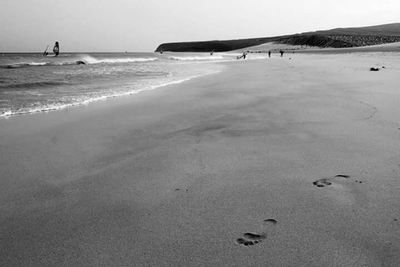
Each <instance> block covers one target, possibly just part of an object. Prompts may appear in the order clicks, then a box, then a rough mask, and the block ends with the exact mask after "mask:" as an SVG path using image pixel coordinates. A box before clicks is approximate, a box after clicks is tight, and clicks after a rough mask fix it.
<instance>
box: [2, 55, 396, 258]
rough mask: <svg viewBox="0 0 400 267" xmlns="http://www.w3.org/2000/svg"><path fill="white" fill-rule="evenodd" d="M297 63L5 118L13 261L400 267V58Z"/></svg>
mask: <svg viewBox="0 0 400 267" xmlns="http://www.w3.org/2000/svg"><path fill="white" fill-rule="evenodd" d="M290 57H291V59H290V60H289V56H287V57H286V54H285V57H284V58H283V59H281V58H278V57H276V58H271V59H263V60H253V61H241V62H232V63H229V62H228V63H218V64H223V65H224V66H226V69H225V70H223V71H222V72H220V73H216V74H210V75H207V76H203V77H199V78H196V79H192V80H189V81H186V82H184V83H181V84H176V85H169V86H165V87H162V88H158V89H157V90H150V91H144V92H141V93H140V94H136V95H135V96H127V97H121V98H113V99H112V100H111V101H100V102H96V103H94V104H91V105H87V106H77V107H74V108H71V109H66V110H62V111H55V112H48V113H37V114H31V115H24V116H17V117H12V118H11V119H9V120H0V136H1V139H0V148H1V149H2V153H1V156H0V166H1V171H2V175H1V177H2V178H1V182H2V187H1V188H0V195H1V196H2V197H1V200H0V214H1V215H0V220H1V222H2V223H1V228H0V236H2V238H1V242H2V246H0V255H1V256H0V263H1V265H16V264H18V265H60V264H67V265H101V264H102V265H132V264H135V265H157V266H162V265H184V266H188V265H191V266H202V265H203V266H204V265H229V266H243V265H245V266H251V265H253V266H254V265H270V266H292V265H297V266H324V265H325V266H333V265H338V266H362V265H363V264H364V265H371V266H376V265H385V266H396V265H397V264H398V263H399V262H400V256H399V255H400V253H399V252H400V240H399V239H398V238H397V236H398V234H399V231H400V225H399V222H398V221H399V220H400V213H399V210H398V207H399V204H400V196H399V195H398V190H396V188H398V187H399V180H398V176H399V175H400V170H399V168H398V162H400V155H399V154H398V151H399V149H400V144H399V142H398V134H399V132H398V128H399V127H400V122H399V121H397V116H396V114H399V112H400V107H398V105H397V104H398V103H399V102H398V101H399V100H400V94H399V93H398V92H397V90H396V85H397V80H398V79H397V77H398V74H399V72H400V68H399V66H400V65H399V63H400V62H399V60H397V59H393V58H390V57H389V58H382V57H380V56H377V55H374V56H373V57H359V56H357V55H335V57H331V56H326V55H321V56H320V55H299V54H297V53H296V54H294V55H293V56H292V55H291V56H290ZM374 64H380V65H382V64H385V66H387V68H385V69H384V70H381V71H379V72H377V73H371V72H369V68H370V67H372V65H374ZM314 183H315V184H314ZM317 185H322V186H320V187H319V186H317ZM256 241H257V242H256ZM245 242H250V243H247V245H246V243H245ZM251 242H252V244H251Z"/></svg>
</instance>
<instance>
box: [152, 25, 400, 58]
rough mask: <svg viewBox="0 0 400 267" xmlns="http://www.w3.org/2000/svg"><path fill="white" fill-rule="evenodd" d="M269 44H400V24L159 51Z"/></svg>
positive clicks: (169, 46) (183, 45)
mask: <svg viewBox="0 0 400 267" xmlns="http://www.w3.org/2000/svg"><path fill="white" fill-rule="evenodd" d="M267 42H275V43H281V44H291V45H306V46H316V47H334V48H341V47H359V46H367V45H377V44H384V43H393V42H400V23H392V24H385V25H377V26H369V27H360V28H336V29H332V30H327V31H316V32H306V33H301V34H293V35H285V36H275V37H262V38H251V39H237V40H224V41H219V40H214V41H202V42H176V43H164V44H161V45H159V46H158V47H157V49H156V52H160V51H171V52H211V51H215V52H224V51H231V50H236V49H242V48H246V47H250V46H256V45H260V44H264V43H267Z"/></svg>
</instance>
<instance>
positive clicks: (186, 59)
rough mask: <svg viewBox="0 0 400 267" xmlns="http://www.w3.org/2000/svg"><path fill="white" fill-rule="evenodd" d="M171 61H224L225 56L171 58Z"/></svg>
mask: <svg viewBox="0 0 400 267" xmlns="http://www.w3.org/2000/svg"><path fill="white" fill-rule="evenodd" d="M168 58H169V59H171V60H180V61H203V60H222V59H224V57H223V56H218V55H217V56H188V57H177V56H170V57H168Z"/></svg>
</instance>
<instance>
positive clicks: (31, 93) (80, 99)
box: [0, 53, 237, 118]
mask: <svg viewBox="0 0 400 267" xmlns="http://www.w3.org/2000/svg"><path fill="white" fill-rule="evenodd" d="M236 56H237V54H233V53H232V54H229V53H225V54H224V53H215V54H214V55H210V54H205V53H204V54H201V53H196V54H190V53H179V54H178V53H164V54H156V53H89V54H74V53H70V54H68V53H64V54H60V56H58V57H43V56H42V55H41V54H0V118H8V117H10V116H14V115H23V114H30V113H36V112H47V111H52V110H58V109H64V108H68V107H71V106H76V105H82V104H88V103H90V102H93V101H98V100H102V99H106V98H110V97H117V96H124V95H131V94H136V93H139V92H141V91H144V90H151V89H155V88H158V87H161V86H165V85H169V84H174V83H180V82H183V81H187V80H190V79H193V78H195V77H200V76H204V75H208V74H212V73H216V72H219V71H221V69H222V68H223V66H222V65H221V64H216V63H217V62H221V61H230V60H236Z"/></svg>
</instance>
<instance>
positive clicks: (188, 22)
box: [0, 0, 400, 52]
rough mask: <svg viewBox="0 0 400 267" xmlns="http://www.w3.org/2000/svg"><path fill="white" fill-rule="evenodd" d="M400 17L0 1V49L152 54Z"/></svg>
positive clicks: (337, 5)
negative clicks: (185, 45) (171, 45)
mask: <svg viewBox="0 0 400 267" xmlns="http://www.w3.org/2000/svg"><path fill="white" fill-rule="evenodd" d="M396 22H400V1H399V0H382V1H377V0H305V1H299V0H276V1H268V0H0V52H37V51H43V50H44V49H45V48H46V46H47V44H53V43H54V41H59V42H60V47H61V51H68V52H122V51H129V52H151V51H154V50H155V49H156V47H157V46H158V45H159V44H161V43H164V42H180V41H205V40H226V39H239V38H252V37H268V36H277V35H284V34H293V33H300V32H306V31H314V30H326V29H332V28H337V27H359V26H370V25H379V24H386V23H396Z"/></svg>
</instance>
